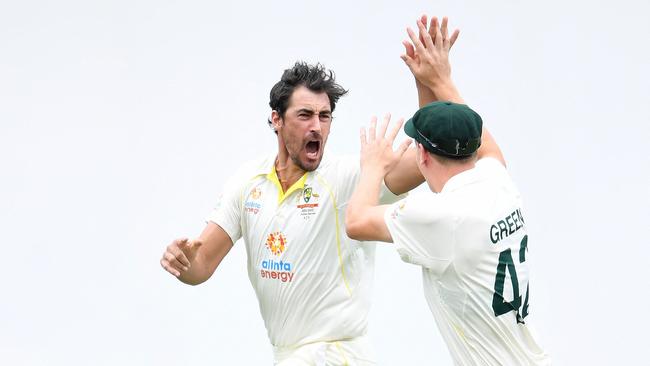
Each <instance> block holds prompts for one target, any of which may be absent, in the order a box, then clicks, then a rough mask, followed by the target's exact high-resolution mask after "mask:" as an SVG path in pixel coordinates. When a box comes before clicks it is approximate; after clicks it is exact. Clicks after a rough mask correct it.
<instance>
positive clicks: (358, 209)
mask: <svg viewBox="0 0 650 366" xmlns="http://www.w3.org/2000/svg"><path fill="white" fill-rule="evenodd" d="M371 169H372V168H369V169H368V170H366V171H362V173H361V177H360V179H359V183H358V184H357V187H356V188H355V190H354V193H353V194H352V197H351V198H350V202H348V208H347V210H346V217H345V227H346V232H347V234H348V236H349V237H350V238H352V239H356V240H376V239H375V238H373V237H369V236H368V233H369V232H373V231H374V230H373V229H372V220H371V217H372V216H371V215H370V212H371V211H372V209H373V208H376V207H377V205H378V204H379V194H380V190H381V181H382V175H383V172H381V170H379V169H375V170H371Z"/></svg>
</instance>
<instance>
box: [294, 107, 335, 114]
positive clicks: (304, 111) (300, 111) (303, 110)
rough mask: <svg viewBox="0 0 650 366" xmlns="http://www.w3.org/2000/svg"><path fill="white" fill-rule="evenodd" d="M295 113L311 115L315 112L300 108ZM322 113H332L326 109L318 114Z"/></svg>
mask: <svg viewBox="0 0 650 366" xmlns="http://www.w3.org/2000/svg"><path fill="white" fill-rule="evenodd" d="M296 113H311V114H314V113H316V112H315V111H314V110H313V109H310V108H300V109H298V110H297V111H296ZM322 113H332V111H330V110H329V108H328V109H324V110H322V111H320V112H319V114H322Z"/></svg>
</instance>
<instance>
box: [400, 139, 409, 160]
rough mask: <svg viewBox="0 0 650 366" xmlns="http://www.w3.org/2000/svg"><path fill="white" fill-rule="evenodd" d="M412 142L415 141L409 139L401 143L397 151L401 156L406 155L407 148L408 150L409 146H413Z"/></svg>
mask: <svg viewBox="0 0 650 366" xmlns="http://www.w3.org/2000/svg"><path fill="white" fill-rule="evenodd" d="M412 142H413V140H412V139H408V140H406V141H404V142H402V143H401V144H400V145H399V149H397V152H398V154H399V156H400V157H401V156H403V155H404V153H405V152H406V150H408V148H409V146H411V143H412Z"/></svg>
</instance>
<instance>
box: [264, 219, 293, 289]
mask: <svg viewBox="0 0 650 366" xmlns="http://www.w3.org/2000/svg"><path fill="white" fill-rule="evenodd" d="M266 247H267V248H268V250H269V251H270V252H271V254H273V256H274V257H278V256H280V255H281V254H282V253H284V251H285V249H286V248H287V237H286V236H285V235H284V234H283V233H282V232H280V231H276V232H274V233H270V234H269V236H268V237H267V238H266ZM293 275H294V272H293V270H292V265H291V263H290V262H286V261H283V260H279V261H278V260H276V259H273V258H271V259H264V260H262V265H261V268H260V276H262V278H266V279H270V280H279V281H282V282H291V281H292V280H293Z"/></svg>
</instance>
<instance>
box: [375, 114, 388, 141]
mask: <svg viewBox="0 0 650 366" xmlns="http://www.w3.org/2000/svg"><path fill="white" fill-rule="evenodd" d="M389 123H390V113H386V114H385V115H384V121H383V122H382V123H381V126H380V127H379V134H378V135H377V136H378V137H379V138H384V136H386V130H387V129H388V124H389Z"/></svg>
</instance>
